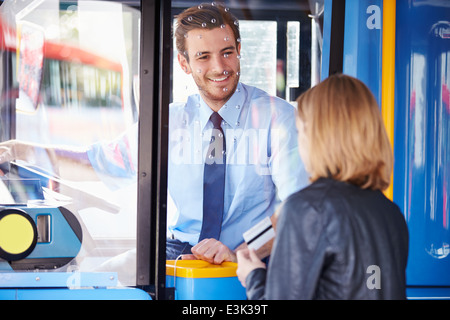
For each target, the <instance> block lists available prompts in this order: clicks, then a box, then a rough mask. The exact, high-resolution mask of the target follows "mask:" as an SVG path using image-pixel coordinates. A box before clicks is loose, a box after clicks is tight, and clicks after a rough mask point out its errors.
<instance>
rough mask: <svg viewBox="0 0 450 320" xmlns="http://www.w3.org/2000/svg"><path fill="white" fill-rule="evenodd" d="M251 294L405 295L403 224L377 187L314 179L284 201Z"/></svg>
mask: <svg viewBox="0 0 450 320" xmlns="http://www.w3.org/2000/svg"><path fill="white" fill-rule="evenodd" d="M276 229H277V236H276V240H275V242H274V247H273V250H272V254H271V257H270V262H269V266H268V269H267V272H266V270H265V269H256V270H253V271H252V272H251V273H250V274H249V275H248V276H247V279H246V285H247V297H248V298H249V299H251V300H256V299H405V298H406V294H405V291H406V283H405V282H406V279H405V278H406V276H405V269H406V263H407V259H408V229H407V226H406V223H405V219H404V217H403V215H402V213H401V212H400V210H399V208H398V207H397V206H396V205H395V204H394V203H392V202H391V201H390V200H388V199H387V198H386V197H385V196H384V195H383V193H382V192H380V191H372V190H363V189H361V188H359V187H356V186H354V185H351V184H347V183H344V182H338V181H335V180H331V179H319V180H317V181H316V182H314V183H313V184H311V185H310V186H309V187H307V188H305V189H303V190H301V191H299V192H297V193H295V194H293V195H292V196H290V197H289V198H288V199H287V200H286V201H285V203H284V204H283V205H282V208H281V211H280V217H279V220H278V223H277V227H276Z"/></svg>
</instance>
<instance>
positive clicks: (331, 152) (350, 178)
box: [297, 75, 393, 190]
mask: <svg viewBox="0 0 450 320" xmlns="http://www.w3.org/2000/svg"><path fill="white" fill-rule="evenodd" d="M297 103H298V116H299V118H300V120H301V121H302V122H303V124H304V129H305V130H304V134H305V135H306V139H307V141H308V142H309V143H308V146H307V150H306V153H307V154H308V157H309V168H308V171H309V173H310V175H311V181H315V180H317V179H319V178H321V177H328V178H332V179H335V180H339V181H345V182H349V183H352V184H355V185H357V186H359V187H361V188H363V189H374V190H376V189H378V190H385V189H386V188H387V187H388V186H389V184H390V177H391V173H392V167H393V155H392V149H391V145H390V142H389V139H388V136H387V133H386V130H385V127H384V123H383V120H382V118H381V113H380V109H379V107H378V104H377V101H376V100H375V98H374V96H373V95H372V93H371V92H370V90H369V89H368V88H367V87H366V86H365V85H364V83H362V82H361V81H359V80H358V79H355V78H353V77H350V76H347V75H333V76H330V77H329V78H327V79H326V80H324V81H323V82H321V83H319V84H318V85H317V86H315V87H313V88H311V89H309V90H308V91H306V92H305V93H303V94H302V95H301V96H300V97H298V99H297Z"/></svg>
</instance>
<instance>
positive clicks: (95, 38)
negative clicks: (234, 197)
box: [0, 0, 140, 286]
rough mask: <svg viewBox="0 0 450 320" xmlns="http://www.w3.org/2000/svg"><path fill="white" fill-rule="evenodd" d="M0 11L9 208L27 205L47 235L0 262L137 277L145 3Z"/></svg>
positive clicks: (45, 4) (2, 169)
mask: <svg viewBox="0 0 450 320" xmlns="http://www.w3.org/2000/svg"><path fill="white" fill-rule="evenodd" d="M0 13H1V21H0V22H1V29H2V52H1V58H2V63H1V68H2V74H1V85H2V88H1V89H2V104H1V114H0V115H1V119H0V120H1V130H0V141H1V144H0V162H1V163H0V174H1V175H2V177H1V180H0V187H1V188H2V191H1V194H2V198H1V199H0V200H1V201H0V210H1V209H3V210H7V209H11V208H14V209H17V210H23V211H26V212H27V213H28V214H29V215H30V216H32V217H33V218H35V224H36V229H37V231H38V234H39V237H38V239H37V241H36V243H35V244H34V246H35V247H34V248H35V249H34V250H33V252H32V253H31V254H29V255H28V256H26V257H24V258H22V259H20V257H19V256H15V257H14V256H13V258H14V259H12V260H11V261H8V259H6V258H5V257H2V258H0V272H1V271H8V270H11V269H13V270H33V271H40V270H44V271H66V270H69V271H73V270H77V271H80V272H116V273H117V274H118V279H117V282H118V285H127V286H132V285H135V284H136V250H135V249H136V212H137V208H136V206H137V205H136V203H137V184H136V172H137V148H138V128H137V127H138V126H137V120H138V116H139V112H138V104H137V101H136V99H135V97H137V92H136V91H135V90H134V88H137V87H138V86H137V81H138V74H139V64H138V63H139V61H138V58H139V38H138V37H139V27H140V12H139V11H138V10H136V9H133V8H130V7H127V6H126V5H123V4H121V3H118V2H116V3H113V2H107V1H78V2H74V1H67V2H66V1H56V0H39V1H38V0H36V1H5V2H4V3H3V5H2V6H1V7H0ZM12 139H14V140H12ZM0 212H1V211H0ZM63 230H64V231H63ZM61 232H65V233H64V234H59V233H61ZM7 261H8V262H7Z"/></svg>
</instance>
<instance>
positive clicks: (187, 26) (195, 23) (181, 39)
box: [174, 2, 241, 61]
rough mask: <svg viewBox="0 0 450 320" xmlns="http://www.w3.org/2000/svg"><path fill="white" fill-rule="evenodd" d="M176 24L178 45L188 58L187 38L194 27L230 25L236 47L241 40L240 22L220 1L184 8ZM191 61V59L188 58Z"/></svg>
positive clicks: (178, 48) (207, 27)
mask: <svg viewBox="0 0 450 320" xmlns="http://www.w3.org/2000/svg"><path fill="white" fill-rule="evenodd" d="M175 18H176V20H177V21H176V25H175V34H174V35H175V40H176V47H177V50H178V52H179V53H180V54H182V55H184V56H185V57H186V58H187V59H189V56H188V55H187V54H186V42H185V39H186V37H187V36H188V32H189V31H191V30H194V29H208V30H211V29H215V28H224V27H225V26H226V25H229V26H230V27H231V29H232V30H233V34H234V41H235V45H236V48H238V46H239V42H240V37H241V36H240V32H239V22H238V20H237V19H236V18H235V17H234V16H233V15H232V14H231V13H230V12H229V9H228V8H226V7H225V6H223V5H222V4H220V3H216V2H213V3H204V4H200V5H198V6H194V7H191V8H188V9H186V10H184V11H183V12H182V13H180V14H179V15H177V16H176V17H175ZM188 61H189V60H188Z"/></svg>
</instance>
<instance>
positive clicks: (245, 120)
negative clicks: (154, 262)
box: [168, 83, 309, 249]
mask: <svg viewBox="0 0 450 320" xmlns="http://www.w3.org/2000/svg"><path fill="white" fill-rule="evenodd" d="M212 112H213V111H212V110H211V108H209V106H208V105H207V104H206V103H205V102H204V101H203V100H202V98H201V97H200V95H199V94H196V95H192V96H190V97H189V98H188V101H187V102H186V103H172V104H171V105H170V116H169V149H168V153H169V154H168V156H169V163H168V188H169V195H170V197H171V198H172V200H173V202H174V204H175V206H176V214H175V215H174V216H173V217H172V219H171V220H170V221H169V222H168V229H169V232H171V233H172V234H173V235H174V236H175V238H176V239H178V240H180V241H186V242H189V243H190V244H191V245H195V244H197V243H198V238H199V235H200V230H201V227H202V216H203V213H202V211H203V167H204V159H205V155H206V152H207V149H208V145H209V141H210V137H211V131H212V123H211V121H209V117H210V115H211V114H212ZM219 114H220V115H221V117H222V118H223V122H222V129H223V130H224V133H225V139H226V148H227V159H226V178H225V197H224V199H225V200H224V202H225V203H224V213H223V221H222V231H221V235H220V239H219V240H220V241H221V242H222V243H224V244H225V245H226V246H228V247H229V248H230V249H235V248H236V247H237V246H238V245H240V244H241V243H242V242H243V241H244V240H243V233H244V232H245V231H247V230H248V229H250V228H251V227H252V226H254V225H255V224H256V223H258V222H259V221H260V220H262V219H263V218H264V217H266V216H271V215H272V214H273V213H274V212H275V210H276V208H277V205H278V204H279V202H280V200H281V201H282V200H284V199H286V198H287V197H288V196H289V195H290V194H292V193H294V192H296V191H298V190H300V189H302V188H303V187H305V186H306V185H307V184H308V183H309V182H308V177H309V176H308V174H307V173H306V171H305V169H304V165H303V163H302V161H301V158H300V155H299V153H298V145H297V130H296V127H295V109H294V107H293V106H292V105H290V104H289V103H287V102H286V101H284V100H282V99H280V98H277V97H273V96H270V95H268V94H267V93H266V92H264V91H262V90H260V89H258V88H255V87H251V86H248V85H245V84H242V83H239V84H238V87H237V90H236V92H235V93H234V94H233V96H232V97H231V98H230V99H229V100H228V102H227V103H226V104H225V105H224V106H223V107H222V108H221V109H220V110H219Z"/></svg>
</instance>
